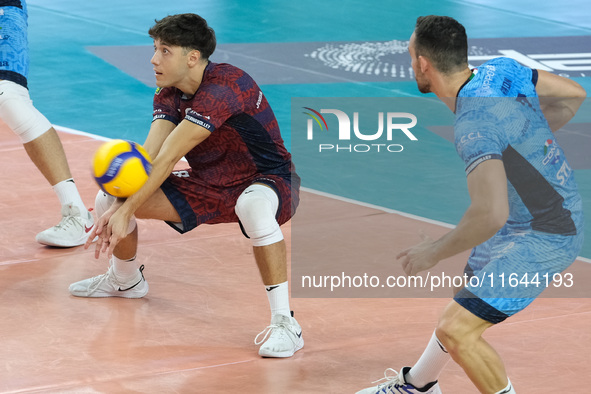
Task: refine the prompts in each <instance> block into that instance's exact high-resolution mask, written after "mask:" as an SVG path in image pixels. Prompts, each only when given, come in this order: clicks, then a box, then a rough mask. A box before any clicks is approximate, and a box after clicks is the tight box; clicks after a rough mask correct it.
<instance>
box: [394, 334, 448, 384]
mask: <svg viewBox="0 0 591 394" xmlns="http://www.w3.org/2000/svg"><path fill="white" fill-rule="evenodd" d="M449 360H451V356H450V355H449V353H448V352H447V350H445V347H444V346H443V345H442V344H441V342H439V340H438V339H437V336H436V335H435V331H433V335H432V336H431V340H430V341H429V344H428V345H427V347H426V348H425V351H424V352H423V354H422V355H421V358H419V361H417V363H416V364H415V365H414V366H413V367H412V368H411V369H410V371H409V372H408V373H407V374H406V376H405V380H406V381H407V382H408V383H410V384H412V385H413V386H415V387H416V388H422V387H424V386H426V385H427V384H429V383H431V382H434V381H436V380H437V379H438V378H439V374H440V373H441V371H442V370H443V368H444V367H445V364H447V363H448V361H449Z"/></svg>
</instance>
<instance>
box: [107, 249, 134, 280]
mask: <svg viewBox="0 0 591 394" xmlns="http://www.w3.org/2000/svg"><path fill="white" fill-rule="evenodd" d="M111 262H112V263H113V273H114V274H115V278H116V279H117V280H118V281H119V282H121V283H126V282H129V281H131V280H133V279H135V277H136V276H137V274H138V269H139V267H140V266H139V264H138V263H137V262H136V261H135V256H134V257H133V258H131V259H128V260H121V259H118V258H117V257H115V255H113V257H112V259H111Z"/></svg>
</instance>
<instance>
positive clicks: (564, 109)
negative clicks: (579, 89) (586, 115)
mask: <svg viewBox="0 0 591 394" xmlns="http://www.w3.org/2000/svg"><path fill="white" fill-rule="evenodd" d="M583 100H584V97H568V98H567V97H542V98H540V107H541V108H542V112H543V113H544V116H545V117H546V120H547V121H548V125H549V126H550V129H551V130H552V131H556V130H559V129H561V128H562V127H564V126H565V125H566V124H567V123H568V122H570V120H571V119H572V118H573V117H574V116H575V114H576V113H577V111H578V110H579V107H580V106H581V104H582V103H583Z"/></svg>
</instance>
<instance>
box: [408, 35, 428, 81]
mask: <svg viewBox="0 0 591 394" xmlns="http://www.w3.org/2000/svg"><path fill="white" fill-rule="evenodd" d="M408 53H409V54H410V65H411V66H412V70H413V71H414V73H415V80H416V81H417V87H418V88H419V91H420V92H421V93H429V92H431V83H430V82H429V79H428V78H427V77H426V76H425V74H423V72H422V71H421V66H420V64H419V58H418V56H417V54H416V52H415V34H414V33H412V35H411V36H410V40H409V42H408Z"/></svg>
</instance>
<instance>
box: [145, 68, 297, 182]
mask: <svg viewBox="0 0 591 394" xmlns="http://www.w3.org/2000/svg"><path fill="white" fill-rule="evenodd" d="M157 119H166V120H168V121H170V122H172V123H174V124H179V123H180V122H181V121H182V120H183V119H185V120H188V121H189V122H192V123H195V124H197V125H199V126H202V127H203V128H205V129H206V130H208V131H209V132H211V135H210V136H209V137H208V138H207V139H205V140H204V141H203V142H202V143H200V144H199V145H197V146H196V147H195V148H193V149H192V150H191V151H190V152H189V153H187V154H186V155H185V158H186V159H187V161H188V162H189V165H190V167H191V169H192V170H193V171H192V176H193V177H196V178H199V180H200V181H202V182H203V184H204V185H209V186H212V187H218V188H226V187H235V186H238V185H242V184H245V183H248V182H251V181H253V180H254V179H256V178H257V177H260V175H276V176H280V177H282V178H284V179H286V180H287V181H289V182H292V181H293V182H294V183H295V182H296V181H297V187H299V178H297V175H296V174H295V172H294V171H293V170H294V169H293V168H292V163H291V155H290V153H289V152H288V151H287V149H286V148H285V145H284V142H283V139H282V138H281V134H280V131H279V125H278V123H277V119H276V118H275V114H274V113H273V111H272V109H271V107H270V106H269V103H268V102H267V99H266V98H265V96H264V95H263V92H262V91H261V89H260V88H259V86H258V85H257V84H256V83H255V81H254V80H253V79H252V78H251V77H250V75H248V74H247V73H246V72H244V71H243V70H241V69H239V68H237V67H234V66H232V65H230V64H224V63H219V64H218V63H211V62H210V63H209V64H208V65H207V67H206V68H205V72H204V74H203V80H202V82H201V84H200V85H199V88H198V89H197V92H195V94H194V95H193V96H192V97H186V95H185V94H184V93H183V92H182V91H180V90H179V89H177V88H174V87H167V88H162V89H158V90H157V91H156V94H155V95H154V120H157ZM293 178H297V179H293ZM294 186H296V185H294Z"/></svg>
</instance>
